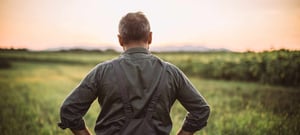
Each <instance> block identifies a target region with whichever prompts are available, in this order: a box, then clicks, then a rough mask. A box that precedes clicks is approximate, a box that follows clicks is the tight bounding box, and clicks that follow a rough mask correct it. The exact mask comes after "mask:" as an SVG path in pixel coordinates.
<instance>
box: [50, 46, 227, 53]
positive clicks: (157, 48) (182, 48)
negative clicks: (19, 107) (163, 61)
mask: <svg viewBox="0 0 300 135" xmlns="http://www.w3.org/2000/svg"><path fill="white" fill-rule="evenodd" d="M74 49H79V50H88V51H91V50H101V51H105V50H109V49H112V50H116V51H118V52H121V51H122V48H121V47H119V46H100V45H99V46H97V47H96V46H86V45H82V46H72V47H56V48H49V49H47V50H46V51H61V50H74ZM150 50H151V51H153V52H231V50H229V49H226V48H208V47H205V46H199V45H183V46H181V45H176V46H150Z"/></svg>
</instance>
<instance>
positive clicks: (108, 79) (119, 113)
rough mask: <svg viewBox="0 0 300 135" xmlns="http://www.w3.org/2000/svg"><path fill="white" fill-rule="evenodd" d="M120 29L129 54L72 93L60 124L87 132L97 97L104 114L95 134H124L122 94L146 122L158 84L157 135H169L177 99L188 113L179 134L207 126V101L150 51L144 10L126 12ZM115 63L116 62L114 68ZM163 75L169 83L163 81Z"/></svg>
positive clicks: (99, 68)
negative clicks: (87, 116) (88, 117)
mask: <svg viewBox="0 0 300 135" xmlns="http://www.w3.org/2000/svg"><path fill="white" fill-rule="evenodd" d="M141 24H143V25H141ZM119 30H120V33H121V34H120V35H118V37H119V42H120V45H121V46H122V47H123V49H124V50H125V52H124V53H123V54H122V55H121V56H120V57H119V58H118V59H114V60H111V61H107V62H104V63H101V64H98V65H97V66H96V67H95V68H93V69H92V71H91V72H90V73H89V74H88V75H87V76H86V77H85V78H84V79H83V81H82V82H81V83H80V84H79V85H78V86H77V87H76V88H75V89H74V90H73V92H72V93H71V94H70V95H69V96H68V97H67V98H66V100H65V101H64V103H63V105H62V107H61V121H62V122H61V123H60V124H59V126H60V127H62V128H70V129H71V130H72V131H73V132H74V133H75V134H76V133H87V134H89V133H88V130H87V128H86V127H85V123H84V120H83V116H84V115H85V113H86V112H87V110H88V109H89V107H90V105H91V103H92V102H93V101H94V100H95V99H96V98H98V102H99V104H100V106H101V112H100V114H99V116H98V119H97V121H96V127H95V132H96V133H97V135H112V134H120V129H121V128H123V127H125V126H126V123H125V119H126V118H127V117H126V116H125V112H126V109H124V102H123V100H122V97H124V94H123V95H122V94H121V92H122V91H124V90H127V91H128V97H129V104H130V105H131V107H132V112H131V113H132V117H134V118H143V117H144V116H145V115H146V113H147V111H148V110H147V108H148V106H149V104H150V99H151V98H152V97H153V95H154V93H155V92H154V90H155V87H157V85H158V84H159V83H160V84H162V86H161V87H159V88H158V89H157V90H158V91H160V96H159V100H158V101H157V102H156V103H155V106H154V109H153V110H154V112H153V117H151V119H150V121H151V122H152V123H153V127H154V128H155V132H156V133H155V134H158V135H163V134H169V133H170V130H171V128H172V122H171V119H170V115H169V114H170V109H171V107H172V105H173V103H174V101H175V100H179V102H180V103H181V104H182V105H183V106H184V107H185V109H186V110H187V111H188V112H189V114H188V115H187V116H186V119H185V121H184V123H183V126H182V129H181V130H180V132H179V133H188V134H193V133H194V132H195V131H197V130H200V129H201V128H203V127H204V126H205V125H206V122H207V119H208V116H209V112H210V109H209V106H208V104H207V102H206V101H205V99H204V98H203V97H202V96H201V95H200V94H199V92H198V91H197V90H196V88H195V87H194V86H193V85H192V84H191V83H190V81H189V80H188V78H187V77H186V76H185V75H184V74H183V73H182V72H181V71H180V70H179V69H178V68H177V67H175V66H174V65H171V64H169V63H166V62H163V61H162V60H160V59H159V58H157V57H155V56H153V55H152V54H151V53H150V52H149V50H148V49H149V44H150V43H151V40H152V33H151V32H150V26H149V23H148V21H147V19H146V18H145V16H144V15H142V14H141V13H140V12H137V13H129V14H127V15H126V16H125V17H124V18H122V20H121V21H120V25H119ZM115 62H117V64H113V63H115ZM116 65H118V66H119V68H118V69H117V68H116ZM164 65H165V70H163V69H164V68H163V67H164ZM116 71H117V72H116ZM118 72H120V74H117V73H118ZM162 73H164V77H163V78H166V79H162V80H159V76H160V75H161V74H162ZM121 74H122V75H121ZM120 76H121V77H120ZM120 78H121V79H120ZM121 83H123V84H124V86H121V85H120V84H121ZM176 124H178V123H176ZM149 134H150V133H149ZM144 135H147V133H146V134H144Z"/></svg>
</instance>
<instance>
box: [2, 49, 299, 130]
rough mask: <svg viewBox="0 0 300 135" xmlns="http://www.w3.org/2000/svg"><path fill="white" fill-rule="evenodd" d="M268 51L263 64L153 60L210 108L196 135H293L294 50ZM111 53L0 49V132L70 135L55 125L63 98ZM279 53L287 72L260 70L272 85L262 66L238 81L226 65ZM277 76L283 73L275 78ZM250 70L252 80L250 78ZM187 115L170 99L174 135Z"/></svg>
mask: <svg viewBox="0 0 300 135" xmlns="http://www.w3.org/2000/svg"><path fill="white" fill-rule="evenodd" d="M271 54H272V58H273V56H274V54H278V55H275V56H276V57H275V56H274V58H273V59H271V58H270V59H271V60H270V61H267V62H265V63H264V61H263V60H264V59H265V58H268V59H269V57H271V56H269V55H267V56H265V55H264V54H256V53H164V54H156V55H158V56H160V57H161V58H162V59H164V60H167V61H170V62H172V63H174V64H176V65H177V66H178V67H179V68H181V69H182V70H183V71H184V72H185V73H187V75H188V76H189V78H190V79H191V81H192V82H193V84H194V85H195V86H196V87H197V88H198V90H199V92H200V93H201V94H202V95H203V96H204V97H205V98H206V99H207V101H208V103H209V104H210V106H211V109H212V112H211V116H210V118H209V121H208V125H207V127H205V128H204V129H203V130H201V131H199V132H197V133H196V134H197V135H200V134H201V135H296V134H299V133H300V121H299V120H300V104H299V103H300V98H299V97H300V88H299V80H297V79H299V78H300V76H298V74H299V72H300V71H299V70H300V68H298V67H299V66H300V65H299V63H298V62H297V61H299V60H300V59H299V52H287V51H282V52H272V53H271ZM292 54H295V55H292ZM281 55H283V56H281ZM117 56H118V54H117V53H113V52H110V53H107V52H106V53H103V52H102V53H100V52H26V51H1V52H0V63H1V65H0V93H1V94H0V108H1V111H0V134H1V135H21V134H25V135H27V134H40V135H59V134H61V135H62V134H71V132H70V131H69V130H61V129H60V128H58V126H57V122H59V107H60V105H61V103H62V101H63V100H64V98H65V97H66V96H67V95H68V93H69V92H70V91H71V90H72V89H73V88H74V87H75V86H76V85H77V84H78V83H79V82H80V80H81V79H82V78H83V77H84V76H85V74H86V73H87V72H88V71H89V70H90V69H91V68H92V67H93V66H95V65H96V64H97V63H99V62H103V61H105V60H108V59H111V58H114V57H117ZM277 56H280V59H281V60H282V59H283V60H284V61H282V62H280V63H281V64H284V63H287V64H286V67H283V68H285V70H286V71H282V69H281V67H282V66H278V65H277V66H278V67H279V69H280V70H279V69H278V67H276V66H274V67H272V65H271V67H272V68H271V67H268V68H266V67H263V69H265V68H266V69H268V70H270V71H268V70H266V71H265V72H268V74H266V75H268V77H270V78H271V77H273V76H272V73H273V74H274V79H271V80H270V79H269V78H265V80H261V77H262V78H263V76H260V75H261V74H263V73H262V71H261V69H260V68H259V69H257V68H254V69H253V70H251V71H253V74H252V72H251V73H249V74H247V76H251V75H252V77H251V78H247V77H246V78H245V77H244V76H242V75H244V74H246V73H244V72H246V71H244V69H243V68H230V69H231V70H233V71H230V70H229V69H228V68H226V67H227V64H229V65H231V66H233V67H238V65H234V64H237V63H243V62H244V61H247V60H248V62H250V65H255V64H253V63H251V62H253V61H252V60H253V59H254V60H257V61H261V63H262V64H263V65H264V64H265V65H268V64H272V62H274V61H275V63H276V60H278V59H279V57H277ZM248 58H249V59H248ZM245 59H246V60H245ZM246 63H247V62H246ZM258 63H259V62H258ZM214 64H215V65H217V66H214ZM248 64H249V63H248ZM246 66H249V65H246ZM269 66H270V65H269ZM209 67H210V68H211V70H215V71H218V70H220V73H219V72H217V73H214V72H213V71H208V70H207V69H208V68H209ZM217 67H219V68H220V69H217ZM258 67H259V66H258ZM287 67H288V68H287ZM249 68H250V67H249ZM245 69H247V68H245ZM204 71H205V72H204ZM221 71H222V72H221ZM225 71H226V72H225ZM247 71H248V70H247ZM271 71H272V72H271ZM206 72H209V73H206ZM210 72H211V73H212V74H210ZM256 72H257V73H256ZM277 72H278V73H279V74H285V75H281V76H283V77H279V78H278V77H277V78H276V75H277ZM289 72H292V73H293V74H290V73H289ZM204 73H206V74H204ZM224 73H227V74H224ZM237 73H238V74H237ZM254 73H255V74H257V75H256V76H254ZM239 74H242V75H239ZM277 76H278V75H277ZM279 76H280V75H279ZM255 77H256V78H255ZM276 79H277V80H276ZM280 79H283V81H282V80H280ZM278 81H280V82H283V83H277V82H278ZM284 81H286V82H284ZM99 111H100V107H99V106H98V104H97V103H96V102H94V103H93V105H92V107H91V108H90V110H89V111H88V113H87V114H86V116H85V120H86V124H87V126H88V127H89V128H90V129H91V130H93V127H94V124H95V120H96V118H97V115H98V112H99ZM185 114H186V111H185V110H184V108H183V107H182V106H181V105H180V104H179V103H178V102H176V103H175V104H174V106H173V109H172V113H171V116H172V120H173V129H172V133H171V134H172V135H175V134H176V131H177V130H178V129H179V128H180V127H181V124H182V121H183V119H184V116H185Z"/></svg>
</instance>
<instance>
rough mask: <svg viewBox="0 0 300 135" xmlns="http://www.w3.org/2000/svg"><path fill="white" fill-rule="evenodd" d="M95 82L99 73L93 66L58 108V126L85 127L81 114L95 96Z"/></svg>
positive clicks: (63, 127) (97, 81) (83, 113)
mask: <svg viewBox="0 0 300 135" xmlns="http://www.w3.org/2000/svg"><path fill="white" fill-rule="evenodd" d="M97 83H99V75H98V72H97V67H95V68H94V69H92V70H91V71H90V72H89V73H88V74H87V76H86V77H85V78H84V79H83V80H82V81H81V82H80V84H79V85H78V86H77V87H76V88H75V89H74V90H73V91H72V92H71V93H70V94H69V96H68V97H67V98H66V99H65V101H64V102H63V104H62V106H61V108H60V118H61V122H60V123H58V126H59V127H60V128H62V129H65V128H70V129H73V130H82V129H85V122H84V120H83V116H84V115H85V114H86V112H87V111H88V109H89V107H90V105H91V104H92V103H93V101H94V100H95V99H96V98H97V90H98V89H97Z"/></svg>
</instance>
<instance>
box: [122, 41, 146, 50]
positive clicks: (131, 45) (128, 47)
mask: <svg viewBox="0 0 300 135" xmlns="http://www.w3.org/2000/svg"><path fill="white" fill-rule="evenodd" d="M137 47H142V48H146V49H149V44H146V43H131V44H126V45H123V50H124V51H126V50H128V49H130V48H137Z"/></svg>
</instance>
